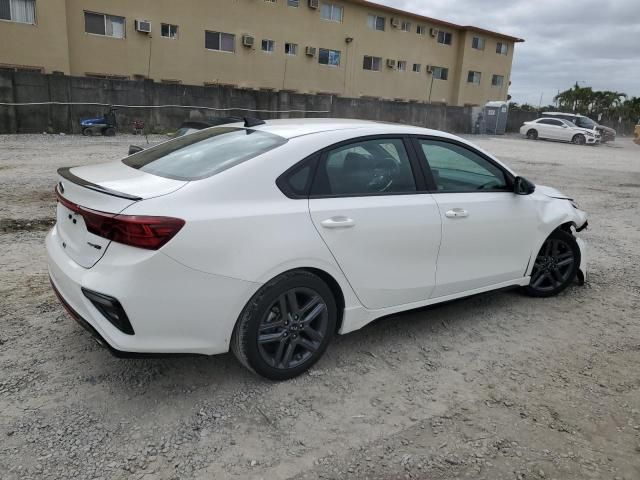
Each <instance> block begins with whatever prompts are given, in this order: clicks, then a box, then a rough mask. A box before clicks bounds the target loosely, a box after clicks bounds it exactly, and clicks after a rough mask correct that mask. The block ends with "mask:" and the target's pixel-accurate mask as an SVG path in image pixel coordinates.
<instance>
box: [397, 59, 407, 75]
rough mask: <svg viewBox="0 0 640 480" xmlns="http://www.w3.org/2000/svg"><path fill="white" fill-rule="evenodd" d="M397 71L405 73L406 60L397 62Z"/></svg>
mask: <svg viewBox="0 0 640 480" xmlns="http://www.w3.org/2000/svg"><path fill="white" fill-rule="evenodd" d="M398 70H399V71H400V72H406V71H407V61H406V60H398Z"/></svg>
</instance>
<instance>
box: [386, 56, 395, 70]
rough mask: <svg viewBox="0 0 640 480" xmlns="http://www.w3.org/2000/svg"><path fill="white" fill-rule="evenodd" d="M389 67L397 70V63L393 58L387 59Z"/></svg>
mask: <svg viewBox="0 0 640 480" xmlns="http://www.w3.org/2000/svg"><path fill="white" fill-rule="evenodd" d="M387 67H389V68H396V61H395V60H394V59H392V58H387Z"/></svg>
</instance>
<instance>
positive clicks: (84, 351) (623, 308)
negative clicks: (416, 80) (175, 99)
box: [0, 135, 640, 480]
mask: <svg viewBox="0 0 640 480" xmlns="http://www.w3.org/2000/svg"><path fill="white" fill-rule="evenodd" d="M152 140H158V139H152ZM135 141H139V139H134V138H133V137H128V136H120V137H116V138H113V139H104V138H83V137H76V136H54V135H48V136H46V135H21V136H0V251H2V255H0V299H1V300H0V304H1V306H0V367H1V372H2V373H1V375H0V472H2V473H0V477H2V478H3V479H29V478H79V479H94V478H103V479H125V478H127V479H128V478H134V479H146V480H152V479H177V478H181V479H192V478H193V479H211V478H216V479H224V478H243V479H244V478H256V479H258V478H269V479H271V478H299V479H302V478H309V479H314V478H336V479H337V478H345V477H350V478H372V479H377V478H380V479H383V478H384V479H390V478H429V479H462V478H474V479H476V478H477V479H488V480H495V479H527V480H529V479H553V478H555V479H558V480H560V479H579V480H584V479H590V478H593V479H627V480H631V479H639V478H640V322H639V316H638V313H637V312H638V308H639V307H640V301H639V299H640V274H639V269H638V267H639V265H640V234H639V231H640V216H639V215H638V211H639V210H638V200H639V199H640V147H638V146H635V145H633V144H632V143H631V141H630V140H628V139H619V140H618V141H617V142H616V143H615V145H611V146H608V145H607V146H601V147H577V146H574V145H568V144H559V143H551V142H542V141H539V142H530V141H526V140H523V139H520V138H517V137H504V138H491V137H480V138H476V141H477V143H478V144H479V145H481V146H482V147H484V148H486V149H488V150H490V151H492V152H494V153H496V154H497V155H498V156H499V157H500V158H502V159H503V160H505V161H507V162H508V163H509V164H510V165H511V166H513V167H514V168H515V169H516V170H518V171H519V172H520V173H521V174H523V175H525V176H527V177H529V178H531V179H532V180H534V181H535V182H537V183H544V184H547V185H551V186H555V187H558V188H560V189H561V190H563V191H564V192H565V193H567V194H570V195H571V196H573V197H575V198H576V199H577V200H578V202H579V203H580V204H581V206H582V207H583V208H584V209H585V210H587V211H588V212H589V213H590V221H589V223H590V229H589V230H588V231H587V232H585V233H584V235H583V237H584V238H585V239H586V240H587V241H588V242H589V243H590V249H591V250H590V275H591V276H590V280H589V282H588V284H587V285H586V286H585V287H577V286H576V287H573V288H570V289H568V290H567V291H565V292H564V293H563V294H562V295H560V296H559V297H556V298H551V299H533V298H527V297H524V296H521V295H520V294H518V293H517V292H506V293H504V292H502V293H494V294H488V295H483V296H477V297H474V298H470V299H466V300H461V301H457V302H453V303H449V304H446V305H443V306H439V307H436V308H430V309H424V310H421V311H417V312H411V313H407V314H403V315H398V316H395V317H393V318H387V319H384V320H380V321H378V322H375V323H374V324H372V325H370V326H368V327H366V328H364V329H363V330H361V331H358V332H355V333H352V334H349V335H346V336H344V337H340V338H337V339H336V341H335V342H334V343H333V344H332V345H331V346H330V347H329V350H328V352H327V354H326V356H325V357H324V358H323V360H321V361H320V362H319V364H318V365H317V366H316V367H315V368H314V369H313V370H312V371H310V372H309V373H308V374H306V375H304V376H302V377H300V378H298V379H296V380H293V381H290V382H286V383H270V382H267V381H264V380H262V379H259V378H256V377H255V376H253V375H251V374H250V373H248V372H247V371H246V370H244V369H243V368H242V367H240V365H239V364H238V363H237V362H236V361H235V359H234V358H233V357H232V356H231V355H223V356H217V357H211V358H205V357H190V358H177V359H176V358H171V359H169V358H167V359H156V360H119V359H115V358H112V357H111V356H110V355H109V354H108V353H107V352H106V351H105V350H103V349H101V348H99V347H98V346H97V345H96V344H95V343H94V342H93V341H92V340H91V339H90V338H89V336H88V335H87V334H86V333H85V332H84V330H82V329H81V328H80V327H79V326H78V325H76V324H75V323H74V322H72V321H70V320H69V319H68V318H67V317H66V315H65V313H64V312H63V309H62V308H61V306H60V305H59V304H58V302H57V301H56V299H55V298H54V295H53V294H52V292H51V289H50V287H49V282H48V279H47V272H46V266H45V255H44V246H43V239H44V236H45V233H46V230H47V229H48V228H49V226H50V225H51V223H52V218H53V214H54V197H53V186H54V184H55V169H56V168H57V167H60V166H72V165H79V164H89V163H97V162H101V161H105V160H110V159H116V158H118V157H121V156H122V155H123V154H124V153H125V152H126V150H127V146H128V144H129V143H132V142H135Z"/></svg>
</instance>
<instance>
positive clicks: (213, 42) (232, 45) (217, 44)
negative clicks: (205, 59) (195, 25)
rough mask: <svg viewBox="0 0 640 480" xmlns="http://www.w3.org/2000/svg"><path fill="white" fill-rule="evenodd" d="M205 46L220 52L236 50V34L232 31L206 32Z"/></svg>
mask: <svg viewBox="0 0 640 480" xmlns="http://www.w3.org/2000/svg"><path fill="white" fill-rule="evenodd" d="M204 48H206V49H207V50H218V51H220V52H235V51H236V36H235V35H234V34H232V33H223V32H209V31H206V32H204Z"/></svg>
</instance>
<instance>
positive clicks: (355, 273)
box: [46, 119, 587, 380]
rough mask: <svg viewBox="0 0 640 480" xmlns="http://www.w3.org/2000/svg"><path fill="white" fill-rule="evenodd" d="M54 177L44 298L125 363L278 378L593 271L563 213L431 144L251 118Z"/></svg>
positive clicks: (379, 128)
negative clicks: (216, 357)
mask: <svg viewBox="0 0 640 480" xmlns="http://www.w3.org/2000/svg"><path fill="white" fill-rule="evenodd" d="M58 172H59V178H58V184H57V186H56V192H57V198H58V205H57V224H56V225H55V226H54V227H53V229H52V230H51V231H50V232H49V234H48V235H47V238H46V248H47V254H48V263H49V273H50V277H51V283H52V285H53V288H54V290H55V292H56V293H57V295H58V296H59V298H60V300H61V302H62V303H63V304H64V306H65V307H66V308H67V310H68V312H69V313H70V314H71V316H72V317H73V318H75V319H76V320H77V321H78V322H79V323H80V324H81V325H83V326H84V327H86V328H87V329H88V330H89V331H90V332H91V333H92V334H94V336H95V337H96V338H97V339H98V341H99V342H100V343H101V344H103V345H104V346H106V347H108V348H109V349H110V350H111V351H112V352H113V353H115V354H117V355H130V354H133V353H143V354H158V353H162V354H164V353H196V354H207V355H211V354H219V353H223V352H227V351H228V350H229V349H230V348H231V349H232V350H233V352H234V353H235V354H236V356H237V357H238V359H239V360H240V361H241V362H242V363H243V364H244V365H246V366H247V367H248V368H250V369H251V370H253V371H255V372H257V373H259V374H260V375H263V376H265V377H268V378H270V379H278V380H282V379H287V378H291V377H294V376H296V375H299V374H301V373H302V372H304V371H305V370H307V369H308V368H309V367H311V366H312V365H313V364H314V363H315V362H316V361H317V360H318V359H319V358H320V357H321V355H322V354H323V352H324V351H325V349H326V348H327V345H328V343H329V341H330V340H331V338H332V337H333V335H334V334H336V333H340V334H344V333H348V332H351V331H354V330H357V329H359V328H362V327H363V326H365V325H367V324H368V323H370V322H372V321H373V320H375V319H376V318H379V317H382V316H386V315H390V314H394V313H397V312H401V311H405V310H410V309H415V308H418V307H422V306H425V305H430V304H435V303H439V302H445V301H450V300H453V299H456V298H461V297H466V296H469V295H475V294H478V293H482V292H486V291H489V290H495V289H502V288H505V287H522V290H523V291H524V292H525V293H527V294H529V295H534V296H539V297H546V296H551V295H555V294H557V293H559V292H561V291H563V290H564V289H565V288H567V286H569V285H570V284H571V283H572V282H573V281H574V280H575V279H576V278H577V279H578V280H582V281H583V280H584V276H585V272H586V270H585V252H584V244H583V242H582V241H581V240H580V239H579V238H577V237H576V232H579V231H580V230H582V229H584V228H585V227H586V225H587V217H586V214H585V213H584V212H583V211H581V210H580V209H578V207H577V206H576V205H575V203H574V202H573V201H572V200H571V199H569V198H567V197H566V196H564V195H562V194H561V193H559V192H558V191H556V190H554V189H552V188H548V187H542V186H535V185H534V184H532V183H531V182H529V181H527V180H526V179H524V178H523V177H519V176H518V175H517V174H516V173H514V172H513V171H512V170H511V169H510V168H508V167H507V166H505V165H504V164H502V163H501V162H500V161H498V160H497V159H496V158H495V157H493V156H492V155H491V154H489V153H487V152H485V151H483V150H481V149H479V148H477V147H475V146H474V145H473V144H471V143H469V142H467V141H466V140H464V139H462V138H459V137H456V136H454V135H450V134H447V133H443V132H439V131H434V130H427V129H423V128H417V127H410V126H402V125H390V124H381V123H374V122H365V121H352V120H332V119H307V120H303V119H295V120H274V121H268V122H266V123H265V122H262V121H259V120H255V119H247V121H246V123H245V124H242V123H238V124H231V125H227V126H221V127H213V128H209V129H206V130H202V131H200V132H196V133H193V134H191V135H187V136H184V137H181V138H178V139H175V140H171V141H168V142H165V143H163V144H160V145H158V146H155V147H153V148H150V149H148V150H144V151H142V152H139V153H137V154H135V155H132V156H130V157H127V158H125V159H124V160H122V161H115V162H111V163H106V164H101V165H91V166H83V167H75V168H71V169H69V168H63V169H60V170H59V171H58Z"/></svg>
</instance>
